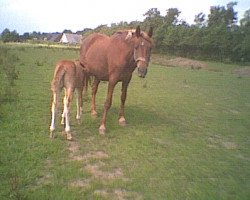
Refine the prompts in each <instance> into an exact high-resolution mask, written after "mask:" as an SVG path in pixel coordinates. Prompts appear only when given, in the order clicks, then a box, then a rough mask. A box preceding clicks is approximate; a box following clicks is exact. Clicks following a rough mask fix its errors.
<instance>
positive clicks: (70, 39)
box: [60, 33, 82, 44]
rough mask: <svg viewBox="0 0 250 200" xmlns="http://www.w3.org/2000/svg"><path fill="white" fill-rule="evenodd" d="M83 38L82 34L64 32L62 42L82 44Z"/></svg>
mask: <svg viewBox="0 0 250 200" xmlns="http://www.w3.org/2000/svg"><path fill="white" fill-rule="evenodd" d="M81 39H82V36H81V35H77V34H72V33H63V34H62V37H61V39H60V42H61V43H66V44H80V41H81Z"/></svg>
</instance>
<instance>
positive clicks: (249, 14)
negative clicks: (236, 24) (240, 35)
mask: <svg viewBox="0 0 250 200" xmlns="http://www.w3.org/2000/svg"><path fill="white" fill-rule="evenodd" d="M240 25H241V26H250V9H248V10H246V11H245V13H244V16H243V18H242V19H241V20H240Z"/></svg>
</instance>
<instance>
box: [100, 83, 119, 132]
mask: <svg viewBox="0 0 250 200" xmlns="http://www.w3.org/2000/svg"><path fill="white" fill-rule="evenodd" d="M116 83H117V81H109V84H108V94H107V98H106V101H105V104H104V111H103V115H102V120H101V125H100V127H99V133H100V134H101V135H104V134H105V131H106V118H107V113H108V110H109V109H110V107H111V105H112V96H113V92H114V88H115V85H116Z"/></svg>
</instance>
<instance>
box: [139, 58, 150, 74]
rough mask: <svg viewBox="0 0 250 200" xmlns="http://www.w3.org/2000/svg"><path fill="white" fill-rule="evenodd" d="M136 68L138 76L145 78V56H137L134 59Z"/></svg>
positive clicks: (146, 66) (146, 65)
mask: <svg viewBox="0 0 250 200" xmlns="http://www.w3.org/2000/svg"><path fill="white" fill-rule="evenodd" d="M136 62H137V68H138V76H139V77H141V78H145V76H146V74H147V71H148V70H147V68H148V63H147V62H146V60H145V58H142V57H139V58H137V59H136Z"/></svg>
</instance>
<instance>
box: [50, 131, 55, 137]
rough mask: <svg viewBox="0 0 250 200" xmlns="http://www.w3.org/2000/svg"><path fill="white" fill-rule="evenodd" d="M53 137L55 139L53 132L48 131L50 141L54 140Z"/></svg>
mask: <svg viewBox="0 0 250 200" xmlns="http://www.w3.org/2000/svg"><path fill="white" fill-rule="evenodd" d="M54 137H55V136H54V134H53V132H52V131H50V134H49V138H50V139H54Z"/></svg>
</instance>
